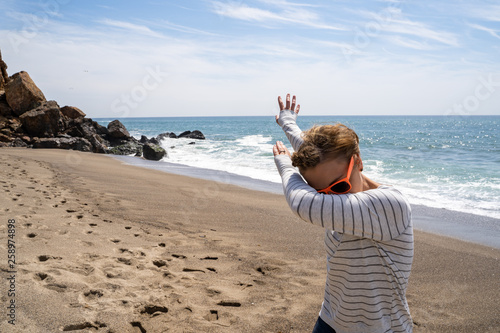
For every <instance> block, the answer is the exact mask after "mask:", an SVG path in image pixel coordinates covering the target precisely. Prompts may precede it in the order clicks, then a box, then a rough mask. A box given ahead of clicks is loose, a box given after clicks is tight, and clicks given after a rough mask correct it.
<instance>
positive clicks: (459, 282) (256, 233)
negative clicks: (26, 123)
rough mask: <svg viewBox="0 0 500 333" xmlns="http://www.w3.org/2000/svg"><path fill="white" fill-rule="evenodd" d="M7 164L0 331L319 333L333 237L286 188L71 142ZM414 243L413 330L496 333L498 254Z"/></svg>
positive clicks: (15, 151) (15, 153)
mask: <svg viewBox="0 0 500 333" xmlns="http://www.w3.org/2000/svg"><path fill="white" fill-rule="evenodd" d="M0 172H1V176H0V189H1V192H2V195H1V196H0V202H1V206H0V209H2V214H1V215H2V221H1V223H0V252H1V258H2V260H1V261H0V270H1V271H2V281H4V282H3V283H4V286H3V287H2V289H1V290H2V292H1V295H0V299H1V301H2V302H1V304H2V309H3V310H2V311H3V312H2V318H1V321H0V332H23V333H25V332H35V333H39V332H61V331H67V332H71V331H73V332H115V333H122V332H123V333H126V332H141V333H144V332H148V333H151V332H273V333H278V332H281V333H285V332H311V331H312V328H313V326H314V323H315V321H316V319H317V316H318V312H319V310H320V306H321V302H322V299H323V289H324V280H325V273H326V270H325V254H324V248H323V234H324V233H323V230H322V229H320V228H317V227H315V226H312V225H309V224H307V223H305V222H303V221H301V220H299V219H298V218H296V217H295V216H294V215H293V214H292V213H291V211H290V210H289V208H288V206H287V204H286V202H285V199H284V197H283V196H282V195H280V194H272V193H266V192H262V191H254V190H248V189H245V188H242V187H238V186H234V185H229V184H222V183H217V182H214V181H208V180H201V179H196V178H190V177H186V176H181V175H175V174H169V173H165V172H162V171H158V170H151V169H145V168H140V167H135V166H129V165H124V164H122V163H121V162H120V161H118V160H116V159H113V158H111V157H110V156H106V155H100V154H92V153H82V152H75V151H65V150H47V149H38V150H35V149H25V148H0ZM12 219H14V220H15V234H14V237H13V240H15V246H16V247H15V256H16V265H15V271H16V273H9V271H11V270H12V269H11V267H9V265H8V261H7V254H8V248H7V244H8V243H7V242H8V235H9V233H8V230H9V228H8V221H9V220H12ZM11 234H12V233H11ZM415 237H416V238H415V259H414V266H413V270H412V275H411V278H410V284H409V289H408V301H409V305H410V311H411V314H412V317H413V320H414V332H417V333H424V332H444V333H446V332H485V333H486V332H500V306H499V305H498V300H499V299H500V264H499V258H500V250H498V249H493V248H491V247H486V246H482V245H478V244H474V243H468V242H464V241H459V240H456V239H453V238H447V237H443V236H437V235H434V234H430V233H424V232H420V231H417V232H416V233H415ZM11 239H12V238H11ZM12 275H15V283H14V286H15V297H12V296H9V293H8V290H7V289H8V288H10V287H11V285H12V284H8V283H10V282H9V281H7V279H8V278H9V277H11V276H12ZM6 288H7V289H6ZM12 300H15V306H16V308H15V326H13V325H11V324H9V323H8V320H11V318H10V317H9V316H8V314H9V311H10V310H9V309H7V307H8V306H9V304H10V302H11V301H12Z"/></svg>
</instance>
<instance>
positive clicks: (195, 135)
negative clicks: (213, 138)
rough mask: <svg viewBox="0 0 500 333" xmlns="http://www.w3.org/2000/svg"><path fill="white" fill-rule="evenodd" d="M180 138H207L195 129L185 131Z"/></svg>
mask: <svg viewBox="0 0 500 333" xmlns="http://www.w3.org/2000/svg"><path fill="white" fill-rule="evenodd" d="M178 138H189V139H198V140H205V136H204V135H203V133H201V132H200V131H198V130H195V131H192V132H191V131H185V132H182V133H181V134H179V136H178Z"/></svg>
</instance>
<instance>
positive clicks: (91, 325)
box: [62, 321, 145, 332]
mask: <svg viewBox="0 0 500 333" xmlns="http://www.w3.org/2000/svg"><path fill="white" fill-rule="evenodd" d="M104 327H108V325H106V324H104V323H101V322H99V321H95V322H93V323H91V322H88V321H86V322H84V323H80V324H73V325H66V326H64V327H63V329H62V330H63V332H70V331H83V330H86V329H87V328H91V329H92V330H94V329H95V330H99V328H104ZM144 332H145V331H144Z"/></svg>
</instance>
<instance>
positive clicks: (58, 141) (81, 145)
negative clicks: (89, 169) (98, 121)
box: [33, 138, 92, 151]
mask: <svg viewBox="0 0 500 333" xmlns="http://www.w3.org/2000/svg"><path fill="white" fill-rule="evenodd" d="M33 148H58V149H73V150H80V151H92V145H91V144H90V142H89V141H88V140H87V139H84V138H41V139H38V140H35V142H34V143H33Z"/></svg>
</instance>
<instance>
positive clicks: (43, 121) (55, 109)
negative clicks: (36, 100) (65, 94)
mask: <svg viewBox="0 0 500 333" xmlns="http://www.w3.org/2000/svg"><path fill="white" fill-rule="evenodd" d="M19 119H20V120H21V123H22V124H23V128H24V129H25V131H26V133H28V134H29V135H30V136H38V137H53V136H56V135H57V134H59V132H61V131H62V130H64V121H63V119H62V114H61V110H60V109H59V105H57V103H56V102H55V101H48V102H44V103H43V104H42V105H40V106H39V107H37V108H36V109H34V110H31V111H28V112H26V113H23V114H22V115H21V116H20V117H19Z"/></svg>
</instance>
